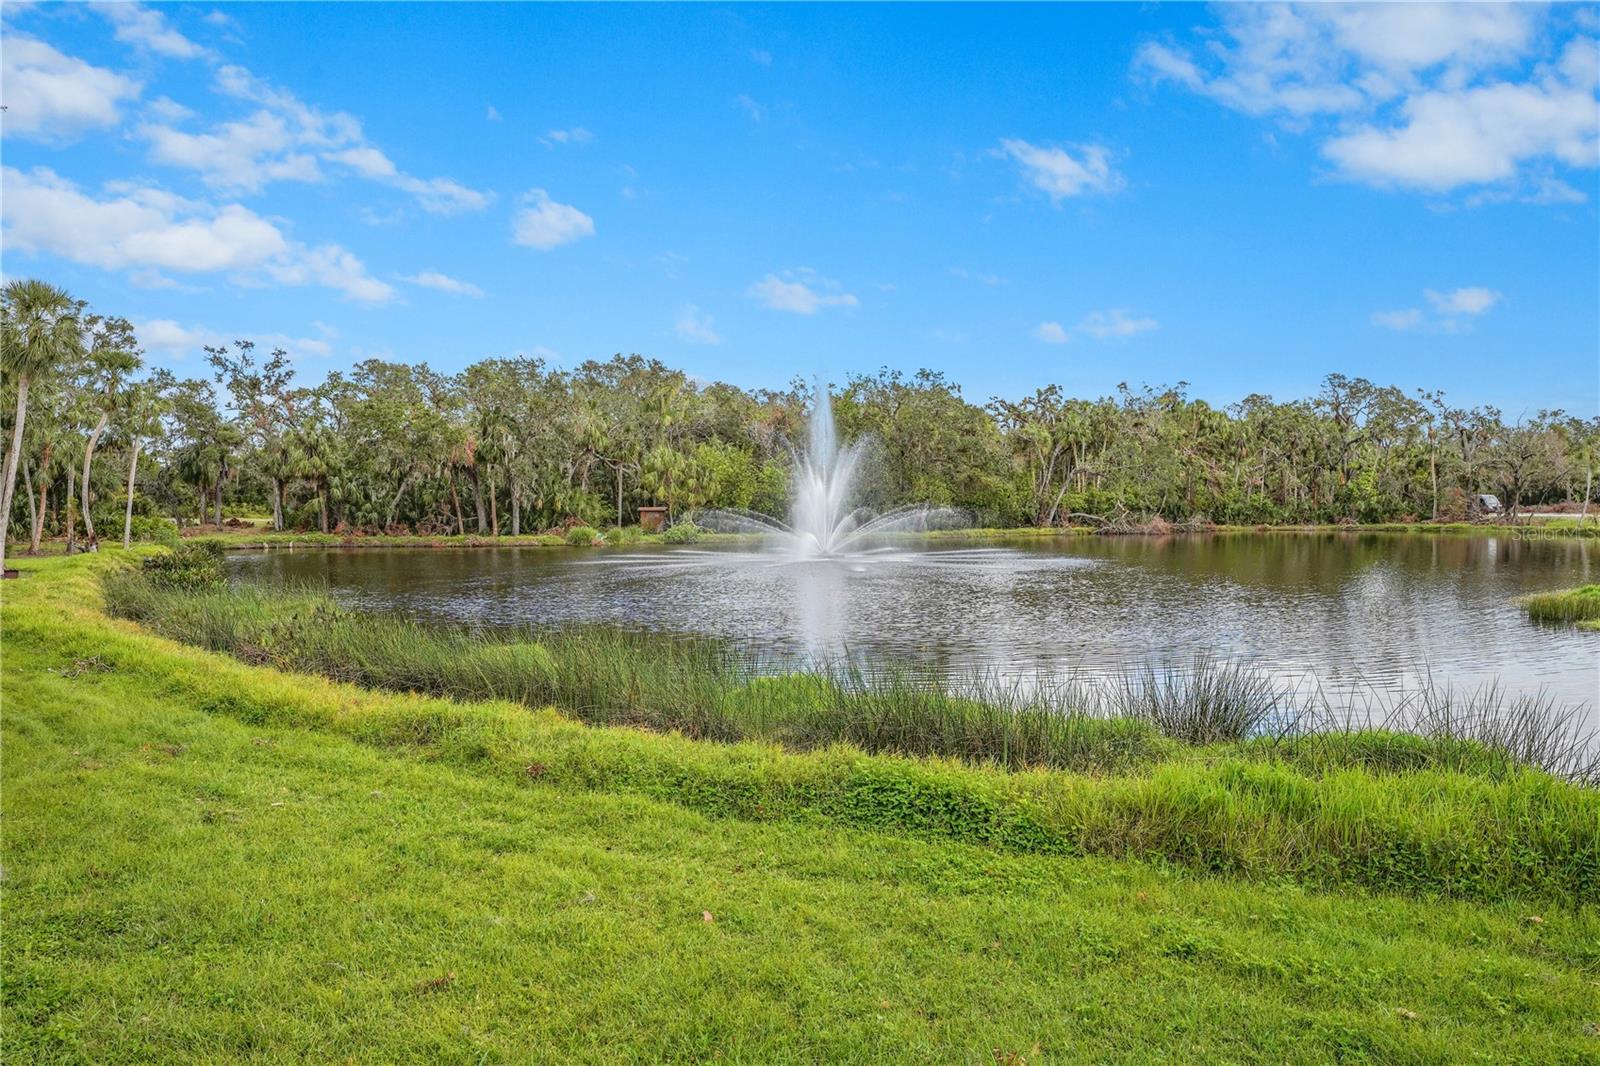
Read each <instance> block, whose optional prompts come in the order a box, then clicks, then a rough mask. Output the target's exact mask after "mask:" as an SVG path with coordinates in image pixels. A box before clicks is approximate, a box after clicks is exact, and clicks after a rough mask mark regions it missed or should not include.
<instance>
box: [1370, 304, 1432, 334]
mask: <svg viewBox="0 0 1600 1066" xmlns="http://www.w3.org/2000/svg"><path fill="white" fill-rule="evenodd" d="M1372 324H1373V325H1375V326H1382V327H1383V328H1384V329H1392V330H1395V331H1396V332H1399V333H1404V332H1406V331H1408V330H1413V329H1416V328H1418V327H1419V326H1421V325H1422V311H1421V310H1420V309H1418V308H1415V307H1407V308H1403V309H1401V310H1398V311H1374V312H1373V313H1372Z"/></svg>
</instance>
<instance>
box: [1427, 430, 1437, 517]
mask: <svg viewBox="0 0 1600 1066" xmlns="http://www.w3.org/2000/svg"><path fill="white" fill-rule="evenodd" d="M1428 480H1429V481H1430V482H1432V484H1433V520H1434V521H1435V522H1437V521H1438V520H1439V448H1438V446H1437V445H1436V444H1435V443H1434V439H1433V427H1432V426H1429V427H1428Z"/></svg>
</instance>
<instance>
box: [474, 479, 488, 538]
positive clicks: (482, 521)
mask: <svg viewBox="0 0 1600 1066" xmlns="http://www.w3.org/2000/svg"><path fill="white" fill-rule="evenodd" d="M472 506H473V509H474V510H476V511H477V512H478V535H479V536H482V535H483V532H484V530H486V529H488V528H489V518H488V516H487V515H486V514H484V512H483V486H482V485H480V484H479V483H478V468H477V467H473V468H472Z"/></svg>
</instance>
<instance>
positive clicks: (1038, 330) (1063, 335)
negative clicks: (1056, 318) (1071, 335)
mask: <svg viewBox="0 0 1600 1066" xmlns="http://www.w3.org/2000/svg"><path fill="white" fill-rule="evenodd" d="M1033 335H1034V336H1035V337H1037V338H1038V339H1039V340H1042V341H1044V342H1045V343H1046V344H1065V343H1067V339H1068V338H1067V331H1066V330H1065V329H1063V328H1062V326H1061V323H1059V322H1041V323H1039V324H1038V325H1037V326H1035V327H1033Z"/></svg>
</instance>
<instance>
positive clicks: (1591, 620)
mask: <svg viewBox="0 0 1600 1066" xmlns="http://www.w3.org/2000/svg"><path fill="white" fill-rule="evenodd" d="M1520 602H1521V604H1522V609H1523V610H1524V611H1526V612H1528V617H1529V618H1531V619H1533V620H1534V621H1536V622H1552V623H1555V624H1558V625H1559V624H1565V625H1577V626H1578V628H1580V629H1592V630H1600V585H1581V586H1579V587H1578V588H1575V589H1563V590H1561V591H1558V592H1538V593H1535V594H1533V595H1532V596H1524V597H1523V598H1522V600H1521V601H1520Z"/></svg>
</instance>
